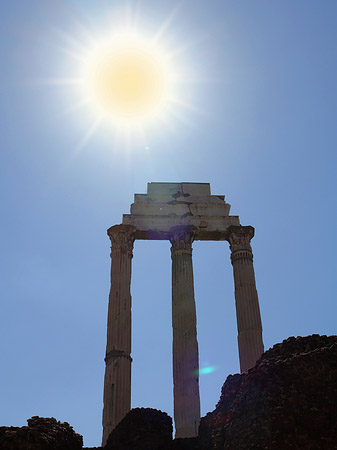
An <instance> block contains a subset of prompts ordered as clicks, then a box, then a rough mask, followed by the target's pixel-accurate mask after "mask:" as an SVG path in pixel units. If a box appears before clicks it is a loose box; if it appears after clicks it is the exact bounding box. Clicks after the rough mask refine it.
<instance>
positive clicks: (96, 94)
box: [82, 36, 172, 124]
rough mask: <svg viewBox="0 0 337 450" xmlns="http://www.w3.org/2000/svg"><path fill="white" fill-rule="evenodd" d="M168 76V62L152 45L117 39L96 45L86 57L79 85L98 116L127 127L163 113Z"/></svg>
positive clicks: (134, 39) (169, 87)
mask: <svg viewBox="0 0 337 450" xmlns="http://www.w3.org/2000/svg"><path fill="white" fill-rule="evenodd" d="M171 75H172V70H171V69H170V67H169V64H168V61H167V58H165V55H164V54H162V53H161V52H160V51H159V49H158V48H157V47H156V46H155V45H154V44H153V43H151V42H148V41H146V40H145V39H142V38H140V37H134V36H120V37H118V38H116V37H115V38H114V39H110V40H107V41H106V42H100V43H98V44H97V45H95V47H94V48H93V49H92V50H91V51H90V52H89V53H88V55H87V57H86V63H85V69H84V73H83V80H82V81H83V87H84V90H85V93H86V95H87V98H88V99H89V101H90V103H91V105H92V107H94V108H96V109H97V112H98V113H100V114H102V115H103V116H105V117H106V118H110V119H112V120H114V121H118V122H125V123H129V124H130V123H133V122H135V123H139V122H143V121H144V120H147V119H151V117H152V118H153V117H155V116H156V115H158V114H160V113H161V112H162V110H163V108H165V104H166V103H167V102H168V99H169V94H170V89H171V88H172V86H171V78H172V77H171Z"/></svg>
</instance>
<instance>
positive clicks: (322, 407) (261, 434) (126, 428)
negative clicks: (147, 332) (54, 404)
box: [0, 335, 337, 450]
mask: <svg viewBox="0 0 337 450" xmlns="http://www.w3.org/2000/svg"><path fill="white" fill-rule="evenodd" d="M81 448H82V437H81V436H80V435H78V434H76V433H75V432H74V430H73V429H72V428H71V427H70V425H69V424H67V423H61V422H57V421H56V419H53V418H52V419H43V418H40V417H32V418H31V419H29V420H28V427H22V428H17V427H0V450H80V449H81ZM97 449H99V447H97ZM220 449H221V450H249V449H251V450H253V449H254V450H262V449H264V450H337V336H319V335H312V336H307V337H298V338H294V337H291V338H288V339H287V340H285V341H283V342H282V343H281V344H277V345H274V347H273V348H272V349H270V350H268V351H267V352H265V353H264V354H263V355H262V357H261V358H260V360H259V361H258V362H257V363H256V365H255V367H253V368H252V369H250V370H249V372H248V373H245V374H236V375H230V376H229V377H228V378H227V380H226V382H225V384H224V385H223V387H222V391H221V397H220V400H219V403H218V404H217V406H216V408H215V410H214V411H213V412H211V413H209V414H207V415H206V417H204V418H202V419H201V423H200V428H199V436H198V437H197V438H192V439H175V440H172V419H171V418H170V417H169V416H168V415H167V414H166V413H163V412H161V411H158V410H155V409H150V408H136V409H133V410H131V411H130V412H129V413H128V414H127V415H126V416H125V418H124V419H123V420H122V421H121V422H120V424H119V425H118V426H117V427H116V428H115V430H113V432H112V433H111V434H110V436H109V439H108V442H107V445H106V447H105V450H220Z"/></svg>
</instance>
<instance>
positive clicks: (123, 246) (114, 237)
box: [107, 225, 136, 254]
mask: <svg viewBox="0 0 337 450" xmlns="http://www.w3.org/2000/svg"><path fill="white" fill-rule="evenodd" d="M135 230H136V228H135V227H134V226H133V225H114V226H113V227H110V228H109V229H108V230H107V233H108V236H109V238H110V241H111V252H113V251H115V250H121V251H124V252H127V253H131V254H132V250H133V243H134V241H135Z"/></svg>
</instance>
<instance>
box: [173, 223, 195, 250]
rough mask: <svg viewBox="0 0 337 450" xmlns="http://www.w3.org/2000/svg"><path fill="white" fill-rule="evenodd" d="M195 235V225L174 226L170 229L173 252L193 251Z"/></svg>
mask: <svg viewBox="0 0 337 450" xmlns="http://www.w3.org/2000/svg"><path fill="white" fill-rule="evenodd" d="M194 236H195V227H194V226H193V225H187V226H178V227H173V228H171V230H170V236H169V239H170V242H171V244H172V247H171V252H172V253H173V252H179V251H180V252H184V253H185V252H188V253H192V242H193V239H194Z"/></svg>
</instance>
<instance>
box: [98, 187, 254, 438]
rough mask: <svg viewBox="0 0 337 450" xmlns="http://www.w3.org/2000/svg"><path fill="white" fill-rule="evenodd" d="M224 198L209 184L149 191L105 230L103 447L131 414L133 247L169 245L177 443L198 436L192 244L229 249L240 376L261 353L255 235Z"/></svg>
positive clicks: (197, 383)
mask: <svg viewBox="0 0 337 450" xmlns="http://www.w3.org/2000/svg"><path fill="white" fill-rule="evenodd" d="M229 210H230V205H229V204H228V203H226V202H225V197H224V196H223V195H211V191H210V185H209V183H148V188H147V194H135V201H134V203H133V204H132V205H131V214H125V215H124V216H123V222H122V224H121V225H115V226H112V227H111V228H109V229H108V235H109V238H110V240H111V289H110V296H109V309H108V329H107V348H106V357H105V362H106V371H105V379H104V409H103V445H104V444H105V443H106V441H107V438H108V436H109V434H110V433H111V431H112V430H113V429H114V428H115V427H116V425H117V424H118V423H119V422H120V421H121V420H122V419H123V417H124V416H125V415H126V414H127V413H128V412H129V411H130V408H131V361H132V360H131V356H130V355H131V293H130V284H131V259H132V252H133V244H134V241H135V239H145V240H146V239H147V240H159V239H167V240H169V241H170V242H171V244H172V247H171V256H172V327H173V390H174V421H175V428H176V437H177V438H179V437H182V438H186V437H194V436H197V435H198V428H199V422H200V399H199V376H198V369H199V356H198V342H197V328H196V308H195V299H194V286H193V266H192V243H193V241H195V240H205V241H209V240H213V241H228V242H229V244H230V249H231V262H232V265H233V273H234V284H235V303H236V315H237V327H238V347H239V359H240V369H241V372H247V371H248V369H249V368H251V367H253V366H254V365H255V363H256V361H257V360H258V359H259V358H260V356H261V355H262V353H263V342H262V325H261V317H260V310H259V303H258V296H257V291H256V287H255V275H254V268H253V254H252V249H251V246H250V240H251V239H252V237H253V236H254V228H253V227H251V226H242V225H241V224H240V221H239V218H238V216H230V215H229Z"/></svg>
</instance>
